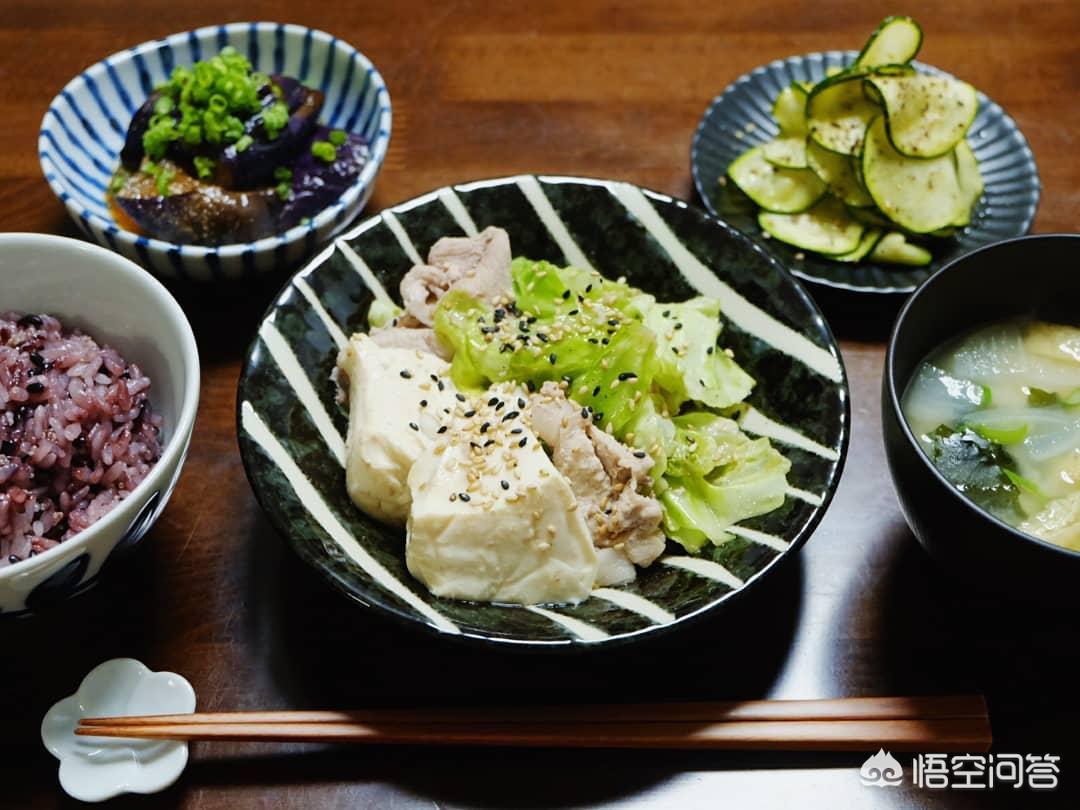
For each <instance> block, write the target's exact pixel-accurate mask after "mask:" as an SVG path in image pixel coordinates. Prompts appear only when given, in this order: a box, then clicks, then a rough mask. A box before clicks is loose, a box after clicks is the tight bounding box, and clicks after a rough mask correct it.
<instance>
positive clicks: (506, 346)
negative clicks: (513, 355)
mask: <svg viewBox="0 0 1080 810" xmlns="http://www.w3.org/2000/svg"><path fill="white" fill-rule="evenodd" d="M513 350H514V347H513V346H512V345H511V344H509V343H504V344H503V345H502V346H500V347H499V354H506V353H507V352H512V351H513Z"/></svg>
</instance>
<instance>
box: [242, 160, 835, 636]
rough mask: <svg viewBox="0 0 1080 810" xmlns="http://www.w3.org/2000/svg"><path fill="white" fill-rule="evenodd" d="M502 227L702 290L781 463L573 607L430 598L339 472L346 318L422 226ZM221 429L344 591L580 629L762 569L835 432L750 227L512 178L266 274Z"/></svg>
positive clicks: (414, 243) (394, 604)
mask: <svg viewBox="0 0 1080 810" xmlns="http://www.w3.org/2000/svg"><path fill="white" fill-rule="evenodd" d="M488 225H497V226H499V227H502V228H505V229H506V230H507V232H508V233H509V235H510V244H511V246H512V247H513V250H514V254H515V255H518V256H528V257H530V258H533V259H546V260H548V261H551V262H556V263H558V264H573V265H575V266H578V267H583V268H589V267H593V268H595V269H596V270H599V271H600V272H601V273H603V274H604V275H606V276H607V277H609V278H615V277H617V276H625V277H626V279H627V281H629V283H631V284H633V285H634V286H637V287H639V288H642V289H644V290H645V291H646V292H649V293H652V294H653V295H656V296H657V297H658V298H659V299H660V300H664V301H681V300H685V299H687V298H690V297H692V296H694V295H697V294H704V295H710V296H713V297H716V298H718V299H720V301H721V306H722V308H723V317H724V331H723V335H724V341H725V343H726V344H727V345H728V346H730V347H731V348H732V350H733V351H734V352H735V356H736V358H737V359H738V361H739V363H740V364H741V365H742V366H743V367H744V368H746V370H747V371H748V372H749V373H750V374H751V375H752V376H753V377H754V378H755V379H756V380H757V381H758V384H757V385H756V386H755V388H754V390H753V393H752V394H751V395H750V398H749V400H748V403H749V406H750V407H749V408H747V410H746V411H745V412H744V413H743V414H742V416H741V417H740V418H741V423H742V426H743V428H744V429H745V430H746V431H747V432H749V433H751V434H754V435H758V436H768V437H770V438H772V439H773V440H774V441H776V442H777V446H778V447H780V448H781V449H782V451H783V452H784V454H785V455H786V456H787V457H788V459H789V460H790V461H791V463H792V467H791V472H790V473H789V475H788V483H789V485H790V489H789V491H788V497H787V499H786V500H785V502H784V505H783V506H782V507H781V508H779V509H777V510H775V511H773V512H770V513H769V514H767V515H762V516H760V517H757V518H752V519H750V520H746V521H743V522H741V523H739V524H738V525H737V526H734V527H732V528H731V532H732V533H733V535H734V536H733V537H732V539H730V540H728V541H727V542H725V543H723V544H721V545H715V546H714V545H709V546H707V547H706V548H705V549H704V551H703V552H702V553H701V554H700V555H698V556H695V557H690V556H687V555H686V554H684V553H680V551H679V550H678V549H677V548H676V547H675V546H674V544H669V545H670V546H671V547H670V548H669V550H668V553H666V554H665V555H664V556H663V557H661V559H660V560H658V561H657V562H656V563H654V564H653V565H651V566H650V567H649V568H647V569H643V570H642V571H641V572H640V575H639V577H638V579H637V581H636V582H633V583H631V584H629V585H626V586H623V587H620V588H600V589H598V590H596V591H595V592H594V593H593V594H592V596H591V597H590V598H589V599H588V600H586V601H584V602H582V603H581V604H579V605H575V606H572V607H571V606H561V607H551V606H548V607H541V606H530V607H518V606H512V605H490V604H477V603H472V602H459V601H454V600H451V599H440V598H438V597H436V596H432V595H431V594H430V593H428V592H427V591H426V590H425V589H424V587H423V586H422V585H421V584H420V583H419V582H417V581H416V580H415V579H413V578H412V577H411V576H410V574H409V572H408V569H407V567H406V564H405V536H404V532H403V531H402V530H401V529H399V528H394V527H389V526H386V525H385V524H382V523H379V522H378V521H376V520H374V519H372V518H370V517H368V516H367V515H365V514H364V513H363V512H361V511H360V510H359V509H357V508H356V507H355V506H354V505H353V503H352V502H351V501H350V500H349V496H348V494H347V492H346V489H345V467H344V460H345V441H344V437H345V433H346V427H347V422H348V411H347V408H346V407H345V406H343V405H342V404H341V403H340V402H339V401H338V399H337V396H336V393H337V390H336V385H335V383H334V382H333V381H332V380H331V372H332V370H333V369H334V366H335V362H336V358H337V354H338V350H339V349H340V348H341V347H342V346H344V345H345V341H346V336H347V335H349V334H350V333H352V332H356V331H366V330H367V328H368V323H367V316H368V310H369V309H370V307H371V304H372V302H373V301H374V300H376V299H382V300H383V301H385V300H388V299H389V298H395V299H396V298H397V291H398V286H399V282H400V281H401V277H402V276H403V275H404V274H405V272H406V271H407V270H408V269H409V268H410V267H411V266H412V265H413V264H414V263H416V262H419V261H420V260H421V257H422V256H424V255H426V254H427V252H428V249H429V248H430V247H431V245H432V243H433V242H434V241H435V240H436V239H438V238H439V237H440V236H444V235H461V234H470V235H471V234H475V233H477V232H478V231H479V230H481V229H483V228H485V227H487V226H488ZM238 410H239V412H238V414H237V416H238V430H237V432H238V435H239V440H240V451H241V454H242V456H243V460H244V466H245V468H246V470H247V474H248V478H249V479H250V481H251V484H252V487H253V488H254V490H255V494H256V496H257V497H258V499H259V502H260V504H261V505H262V507H263V509H264V510H265V511H266V513H267V515H268V516H269V517H270V520H271V522H272V523H273V524H274V526H275V527H276V528H277V529H278V530H279V531H280V532H281V533H282V534H283V535H284V536H285V537H286V539H287V540H288V541H289V543H290V544H291V545H292V547H293V549H294V550H295V551H296V553H297V555H298V556H299V557H300V558H301V559H302V560H304V561H305V562H306V563H308V564H309V565H311V566H312V567H314V568H315V569H316V570H317V571H319V572H320V573H321V574H322V575H323V576H324V577H326V579H327V580H328V581H329V582H330V583H331V584H332V585H333V586H335V587H336V588H338V589H340V590H341V591H342V592H344V593H345V594H346V595H347V596H348V597H350V598H351V599H353V600H355V601H356V602H358V603H360V604H362V605H365V606H372V607H375V608H377V609H379V610H381V611H383V612H385V613H387V614H389V615H391V616H395V617H397V618H399V619H403V620H405V621H408V622H411V623H415V624H417V625H420V626H423V627H425V628H427V629H429V630H434V631H437V632H438V633H440V634H442V635H443V636H444V637H453V638H470V639H481V640H484V641H488V642H499V643H508V644H514V645H519V646H521V645H525V646H533V647H555V648H558V647H580V646H585V647H595V646H598V645H604V644H610V643H612V642H620V641H624V642H625V641H630V640H632V639H640V638H643V637H645V636H652V635H656V634H657V633H661V632H664V631H667V630H669V629H670V628H672V627H675V626H677V625H680V624H684V623H686V622H688V621H690V620H693V619H694V618H696V617H700V616H703V615H705V614H706V613H709V612H711V611H714V610H715V609H717V608H719V607H721V606H722V605H724V604H725V603H727V602H729V601H730V600H731V599H734V598H736V597H738V596H740V595H741V594H743V593H745V592H747V591H748V590H751V589H753V588H754V587H755V586H756V585H757V583H759V582H761V581H762V580H764V579H765V578H766V577H768V576H770V575H771V574H772V573H773V572H775V571H776V570H777V568H778V567H779V566H780V565H781V564H782V563H783V562H784V561H785V560H789V559H791V557H792V556H793V555H794V554H795V552H796V550H797V549H798V548H799V546H801V545H802V544H803V543H804V542H806V540H807V538H809V536H810V534H811V533H812V532H813V530H814V527H815V526H817V524H818V521H819V520H821V517H822V515H823V514H824V512H825V509H826V507H827V506H828V504H829V501H830V499H831V498H832V494H833V492H834V491H835V488H836V484H837V481H838V479H839V476H840V470H841V467H842V466H843V461H844V454H845V451H846V448H847V441H848V432H849V428H848V421H849V416H848V395H847V383H846V379H845V375H844V368H843V364H842V362H841V360H840V353H839V351H838V350H837V347H836V343H835V342H834V340H833V337H832V335H831V333H830V332H829V327H828V326H827V325H826V323H825V320H824V319H823V318H822V316H821V313H820V312H819V311H818V309H817V307H815V306H814V303H813V301H812V300H811V299H810V297H809V296H808V295H807V294H806V292H805V290H803V288H802V286H801V285H800V284H799V283H798V282H797V281H796V280H795V279H794V278H792V277H791V276H790V275H789V274H788V273H787V272H785V271H784V270H783V269H782V268H781V267H780V266H779V265H778V264H777V263H776V262H775V261H774V260H772V259H771V258H769V257H768V256H767V255H766V254H765V252H764V251H763V250H761V249H760V248H758V247H756V246H755V245H754V244H753V243H752V242H751V241H750V240H749V239H747V238H746V237H745V236H743V235H742V234H740V233H738V232H737V231H735V230H734V229H732V228H730V227H728V226H727V225H725V224H724V223H722V222H719V221H718V220H715V219H712V218H711V217H709V216H708V215H706V214H705V213H704V212H702V211H700V210H699V209H697V208H694V207H692V206H689V205H687V204H686V203H685V202H682V201H680V200H675V199H672V198H671V197H668V196H665V195H663V194H657V193H654V192H651V191H646V190H644V189H641V188H638V187H637V186H633V185H630V184H629V183H617V182H610V181H603V180H587V179H581V178H567V177H533V176H523V177H510V178H503V179H499V180H486V181H481V182H477V183H469V184H466V185H460V186H454V187H452V188H443V189H439V190H438V191H434V192H432V193H430V194H426V195H424V196H423V197H419V198H417V199H415V200H410V201H409V202H405V203H402V204H400V205H397V206H394V207H392V208H388V209H386V210H384V211H383V212H382V213H381V214H379V215H378V216H376V217H374V218H371V219H368V220H366V221H365V222H364V223H362V224H360V225H358V226H357V227H356V228H355V229H353V230H351V231H350V232H349V233H347V234H345V235H344V236H342V237H341V238H339V239H338V240H337V241H336V243H335V244H334V245H333V246H330V247H328V248H327V249H326V250H324V251H323V252H322V253H320V254H319V256H318V257H316V258H315V259H314V260H313V261H312V262H311V263H310V264H308V266H307V267H305V268H304V269H303V270H302V271H300V272H299V273H298V274H297V275H296V276H295V277H294V278H293V279H292V280H291V281H290V282H289V283H288V284H287V285H286V286H285V288H284V289H283V290H282V292H281V294H280V295H279V296H278V298H277V300H276V301H275V302H274V303H273V304H272V305H271V307H270V309H269V311H268V312H267V314H266V316H265V318H264V319H263V321H262V323H261V324H260V327H259V331H258V334H257V335H256V337H255V340H254V342H253V343H252V347H251V352H250V354H249V355H248V360H247V363H246V365H245V367H244V372H243V375H242V377H241V380H240V386H239V392H238Z"/></svg>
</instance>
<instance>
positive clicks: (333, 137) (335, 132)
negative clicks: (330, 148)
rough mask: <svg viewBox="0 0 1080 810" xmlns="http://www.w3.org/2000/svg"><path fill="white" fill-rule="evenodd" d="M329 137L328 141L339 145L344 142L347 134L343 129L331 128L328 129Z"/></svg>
mask: <svg viewBox="0 0 1080 810" xmlns="http://www.w3.org/2000/svg"><path fill="white" fill-rule="evenodd" d="M329 137H330V143H332V144H333V145H334V146H341V145H342V144H343V143H345V141H346V140H347V139H348V137H349V136H348V135H346V134H345V130H343V129H332V130H330V136H329Z"/></svg>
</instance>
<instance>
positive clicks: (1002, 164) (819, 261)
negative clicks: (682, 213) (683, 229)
mask: <svg viewBox="0 0 1080 810" xmlns="http://www.w3.org/2000/svg"><path fill="white" fill-rule="evenodd" d="M857 56H858V54H857V52H856V51H828V52H826V53H813V54H806V55H804V56H793V57H791V58H789V59H783V60H777V61H775V62H770V63H769V64H768V65H764V66H762V67H759V68H757V69H755V70H754V71H752V72H750V73H747V74H746V75H744V76H741V77H740V78H738V79H736V80H735V82H733V83H732V84H731V85H730V86H729V87H728V88H727V89H726V90H725V91H724V92H723V93H722V94H721V95H719V96H717V97H716V98H715V99H714V100H713V102H712V104H710V105H709V109H708V110H706V112H705V115H704V117H703V118H702V119H701V123H700V124H698V129H697V132H696V133H695V134H694V141H693V145H692V147H691V151H690V165H691V171H692V172H693V175H694V185H695V186H696V187H697V191H698V194H699V195H700V197H701V199H702V201H703V202H704V203H705V207H706V208H708V209H709V211H710V212H712V213H713V214H715V215H716V216H718V217H721V218H723V219H724V220H725V221H726V222H728V223H730V224H731V225H734V226H735V227H736V228H738V229H739V230H741V231H743V232H744V233H745V234H747V236H749V237H750V238H751V239H752V240H754V242H756V243H757V244H758V245H759V246H761V247H762V248H764V249H765V250H766V251H768V252H769V253H770V254H771V255H772V256H773V257H774V258H776V259H777V260H778V261H779V262H780V263H781V264H783V265H784V267H786V268H787V269H788V270H790V271H791V272H792V273H794V274H795V275H796V276H798V277H799V278H801V279H804V280H806V281H810V282H812V283H814V284H822V285H825V286H828V287H834V288H839V289H844V290H853V291H856V292H864V293H910V292H911V291H912V290H914V289H915V288H916V287H917V286H918V285H919V284H921V283H922V282H923V281H924V280H925V279H926V278H927V277H929V276H930V274H931V273H933V272H934V271H935V270H937V269H938V268H940V267H942V266H943V265H944V264H946V263H948V262H949V261H950V260H952V259H954V258H956V257H957V256H960V255H962V254H964V253H966V252H968V251H970V250H972V249H974V248H976V247H979V246H981V245H985V244H988V243H990V242H995V241H998V240H1001V239H1008V238H1010V237H1014V236H1021V235H1023V234H1025V233H1027V232H1028V230H1029V229H1030V228H1031V223H1032V220H1034V218H1035V209H1036V206H1037V205H1038V202H1039V189H1040V184H1039V175H1038V171H1037V169H1036V168H1035V158H1034V157H1033V156H1032V154H1031V149H1030V148H1029V147H1028V144H1027V141H1026V140H1025V138H1024V136H1023V134H1021V132H1020V130H1019V129H1018V128H1017V126H1016V124H1015V122H1014V121H1013V120H1012V119H1011V118H1010V117H1009V116H1008V115H1006V114H1005V111H1004V110H1002V109H1001V107H999V106H998V105H997V104H995V103H994V102H993V101H991V100H990V99H989V98H987V97H986V96H985V95H983V94H982V93H979V94H978V99H979V109H978V113H977V114H976V116H975V120H974V122H973V123H972V124H971V128H970V130H969V131H968V142H969V143H970V145H971V148H972V150H973V151H974V153H975V157H976V159H977V160H978V162H979V171H980V172H981V173H982V176H983V180H984V181H985V184H986V189H985V191H984V193H983V197H982V200H981V201H980V202H979V203H978V206H977V208H976V210H975V213H974V216H973V218H972V222H971V224H970V225H969V226H968V227H966V228H964V229H962V230H961V231H960V232H959V233H958V234H957V235H956V236H955V237H953V238H949V239H938V240H933V243H932V244H930V245H929V247H930V250H931V252H932V253H933V255H934V259H933V261H932V262H931V264H930V265H929V266H927V267H901V266H896V265H881V264H875V263H871V262H865V261H864V262H860V263H857V264H845V263H841V262H833V261H829V260H827V259H824V258H820V257H815V256H814V255H813V254H808V253H805V251H800V250H799V249H798V248H794V247H792V246H790V245H785V244H783V243H781V242H779V241H777V240H775V239H766V238H765V237H764V235H763V233H762V231H761V228H760V227H759V226H758V223H757V212H758V208H757V206H755V205H754V203H753V202H752V201H751V200H750V199H749V198H748V197H746V196H745V195H744V194H742V193H741V192H740V191H739V190H738V189H737V188H735V186H734V184H732V183H727V184H726V185H723V186H722V185H721V184H720V182H719V179H720V178H721V177H723V176H725V173H726V172H727V167H728V165H729V164H730V163H731V161H733V160H734V159H735V158H736V157H738V156H739V155H740V154H742V153H743V152H744V151H745V150H746V149H748V148H749V147H751V146H755V145H757V144H760V143H764V142H765V141H767V140H769V139H770V138H772V137H774V136H775V135H776V133H777V127H776V122H775V121H774V120H773V118H772V115H771V109H772V104H773V100H774V99H775V98H776V95H777V93H779V92H780V90H782V89H783V88H784V87H787V86H788V85H789V84H791V83H792V82H794V81H812V82H816V81H820V80H821V79H822V78H824V77H825V73H826V71H827V70H829V69H830V68H843V67H847V66H848V65H850V64H851V63H852V62H853V61H854V60H855V58H856V57H857ZM912 64H913V65H914V66H915V67H916V68H917V69H918V70H919V72H922V73H933V74H938V75H943V76H945V75H948V74H946V73H944V72H943V71H940V70H937V69H936V68H934V67H931V66H929V65H924V64H922V63H920V62H913V63H912Z"/></svg>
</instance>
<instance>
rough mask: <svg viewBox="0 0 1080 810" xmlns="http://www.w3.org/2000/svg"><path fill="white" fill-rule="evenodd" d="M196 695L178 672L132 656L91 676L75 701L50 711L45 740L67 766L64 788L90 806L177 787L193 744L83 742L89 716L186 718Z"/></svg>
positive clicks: (44, 723)
mask: <svg viewBox="0 0 1080 810" xmlns="http://www.w3.org/2000/svg"><path fill="white" fill-rule="evenodd" d="M193 711H195V690H194V689H192V688H191V684H190V683H188V682H187V681H186V680H184V679H183V678H182V677H180V676H179V675H176V674H174V673H172V672H151V671H150V670H149V669H147V668H146V667H145V666H143V664H142V663H141V662H139V661H136V660H135V659H133V658H114V659H113V660H111V661H106V662H105V663H104V664H101V665H99V666H97V667H95V668H94V669H92V670H91V671H90V673H89V674H88V675H87V676H86V677H85V678H83V682H82V683H81V684H79V690H78V691H77V692H76V693H75V694H74V695H69V696H68V697H66V698H64V699H63V700H61V701H60V702H59V703H57V704H56V705H54V706H53V707H52V708H51V709H49V711H48V713H47V714H46V715H45V719H44V720H42V722H41V739H42V741H43V742H44V743H45V747H46V748H48V749H49V751H51V752H52V754H53V756H55V757H56V758H57V759H59V760H60V786H61V787H62V788H63V789H64V790H65V791H66V792H67V793H68V794H69V795H70V796H72V797H74V798H76V799H81V800H82V801H84V802H99V801H103V800H105V799H111V798H112V797H113V796H118V795H119V794H121V793H155V792H157V791H159V790H164V789H165V788H167V787H169V786H170V785H171V784H172V783H173V782H175V781H176V780H177V779H178V778H179V777H180V774H181V773H182V772H183V770H184V766H185V765H186V764H187V759H188V749H187V743H184V742H171V741H161V740H124V739H114V738H108V737H81V736H80V737H77V736H75V733H74V732H75V727H76V726H77V725H78V724H79V719H80V718H82V717H104V716H114V715H135V714H187V713H190V712H193Z"/></svg>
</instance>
